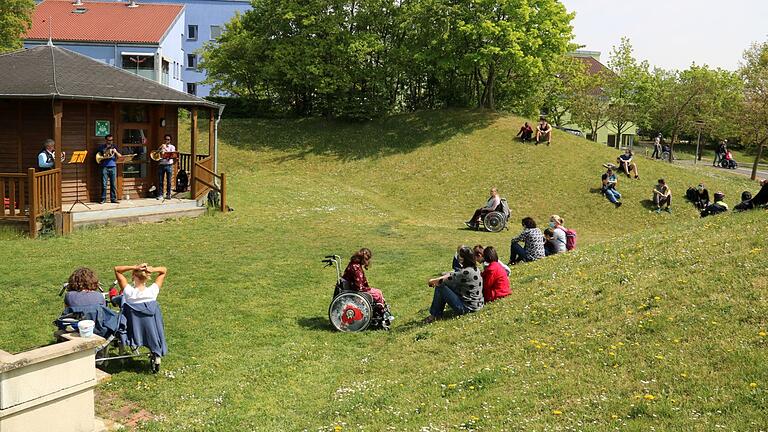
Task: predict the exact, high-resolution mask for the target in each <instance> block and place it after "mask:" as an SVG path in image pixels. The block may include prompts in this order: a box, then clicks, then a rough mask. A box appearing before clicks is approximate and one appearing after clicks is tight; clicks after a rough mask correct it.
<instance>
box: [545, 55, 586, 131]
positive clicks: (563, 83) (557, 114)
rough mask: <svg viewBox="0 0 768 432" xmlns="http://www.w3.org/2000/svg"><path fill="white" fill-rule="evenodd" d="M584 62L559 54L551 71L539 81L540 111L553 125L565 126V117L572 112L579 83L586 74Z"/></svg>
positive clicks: (577, 94)
mask: <svg viewBox="0 0 768 432" xmlns="http://www.w3.org/2000/svg"><path fill="white" fill-rule="evenodd" d="M587 73H588V72H587V67H586V65H585V64H584V62H582V61H580V60H579V59H577V58H574V57H572V56H569V55H563V56H560V57H559V58H558V59H557V60H556V61H554V62H553V64H552V71H551V73H550V74H549V75H547V76H546V77H544V79H542V81H541V100H542V101H543V102H542V107H541V108H542V111H544V112H546V113H547V117H548V119H549V121H550V122H551V123H553V124H554V125H555V126H558V127H561V126H565V117H566V114H568V113H573V106H574V103H575V102H576V100H577V97H578V96H579V87H578V86H579V83H581V82H583V81H584V80H585V79H586V76H587Z"/></svg>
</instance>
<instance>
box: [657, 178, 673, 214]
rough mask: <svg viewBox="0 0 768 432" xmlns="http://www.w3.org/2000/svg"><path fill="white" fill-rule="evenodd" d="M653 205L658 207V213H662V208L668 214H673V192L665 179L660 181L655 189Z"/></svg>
mask: <svg viewBox="0 0 768 432" xmlns="http://www.w3.org/2000/svg"><path fill="white" fill-rule="evenodd" d="M653 203H654V204H655V205H656V213H659V212H661V210H662V207H663V209H664V211H666V212H667V213H672V209H670V208H669V206H670V205H672V190H671V189H670V188H669V186H667V182H665V181H664V179H659V182H658V183H657V184H656V186H654V187H653Z"/></svg>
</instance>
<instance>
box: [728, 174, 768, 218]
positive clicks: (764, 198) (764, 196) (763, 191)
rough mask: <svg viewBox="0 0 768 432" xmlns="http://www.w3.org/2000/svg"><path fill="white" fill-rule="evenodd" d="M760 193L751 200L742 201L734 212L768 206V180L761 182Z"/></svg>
mask: <svg viewBox="0 0 768 432" xmlns="http://www.w3.org/2000/svg"><path fill="white" fill-rule="evenodd" d="M760 186H762V187H761V188H760V192H758V193H757V194H756V195H755V196H753V197H752V198H750V199H747V200H742V202H740V203H739V204H737V205H736V207H734V208H733V209H734V210H737V211H743V210H751V209H754V208H758V207H761V206H764V205H766V204H768V179H763V180H760Z"/></svg>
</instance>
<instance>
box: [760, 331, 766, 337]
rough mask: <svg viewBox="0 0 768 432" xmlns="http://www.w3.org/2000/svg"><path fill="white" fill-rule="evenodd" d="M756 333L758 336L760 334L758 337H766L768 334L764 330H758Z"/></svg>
mask: <svg viewBox="0 0 768 432" xmlns="http://www.w3.org/2000/svg"><path fill="white" fill-rule="evenodd" d="M757 335H758V336H760V337H766V336H768V333H766V332H764V331H761V332H760V333H758V334H757Z"/></svg>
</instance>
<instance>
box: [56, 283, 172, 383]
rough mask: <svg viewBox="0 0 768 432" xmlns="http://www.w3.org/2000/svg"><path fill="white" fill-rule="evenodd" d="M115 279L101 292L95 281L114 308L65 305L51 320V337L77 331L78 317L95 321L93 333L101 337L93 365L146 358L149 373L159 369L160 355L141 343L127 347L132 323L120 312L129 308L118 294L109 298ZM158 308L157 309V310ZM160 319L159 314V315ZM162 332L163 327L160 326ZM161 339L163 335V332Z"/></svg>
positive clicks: (80, 319) (63, 288) (61, 292)
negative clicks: (54, 330)
mask: <svg viewBox="0 0 768 432" xmlns="http://www.w3.org/2000/svg"><path fill="white" fill-rule="evenodd" d="M68 285H69V284H68V283H65V284H64V285H63V286H62V287H61V290H60V291H59V296H60V297H61V296H63V295H64V292H65V291H66V290H67V286H68ZM116 287H117V281H114V282H113V285H112V289H110V292H109V293H105V292H104V289H103V287H102V285H101V283H99V291H100V293H101V294H102V295H103V296H104V298H105V300H106V303H107V305H111V306H113V307H115V308H116V309H117V310H116V311H115V310H113V309H112V308H110V307H109V306H102V305H92V306H81V307H67V308H65V309H64V312H63V313H62V315H61V316H59V318H57V319H56V320H54V321H53V325H54V326H56V327H57V329H58V330H57V331H56V332H54V337H55V338H56V339H60V335H61V334H62V333H74V332H77V331H78V328H77V323H78V322H79V321H82V320H91V321H94V323H96V328H95V330H94V334H96V335H98V336H101V337H103V338H104V339H105V341H104V343H103V344H101V345H100V346H98V347H97V348H95V351H96V365H97V366H98V365H104V364H106V363H108V362H111V361H114V360H121V361H122V360H125V359H129V358H137V357H148V358H149V366H150V370H151V372H152V373H158V372H159V371H160V363H161V361H160V359H161V358H162V356H161V355H160V354H158V353H153V352H152V351H151V350H149V352H148V353H145V352H142V351H143V350H142V347H141V346H130V345H129V343H128V341H131V340H133V338H131V337H130V336H131V335H130V329H131V328H132V326H131V325H130V323H128V320H127V319H126V316H125V313H124V311H125V310H126V308H128V307H130V306H127V304H125V303H122V301H121V300H122V299H121V298H119V297H112V298H110V297H111V296H112V294H114V293H116V292H117V288H116ZM158 311H159V309H158ZM160 320H161V321H162V314H161V315H160ZM161 331H163V332H164V330H162V329H161ZM163 338H164V335H163Z"/></svg>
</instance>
